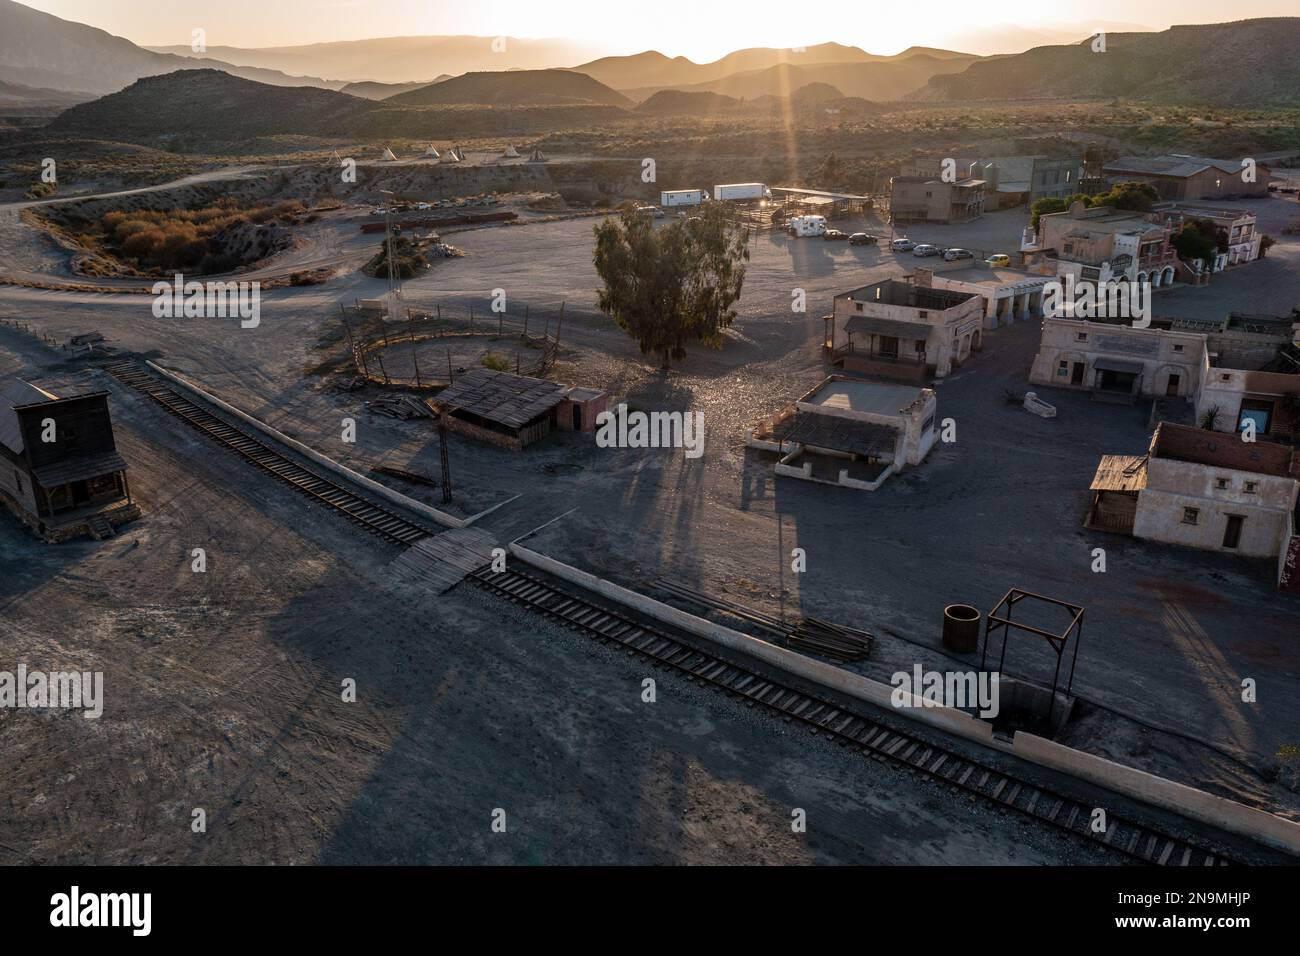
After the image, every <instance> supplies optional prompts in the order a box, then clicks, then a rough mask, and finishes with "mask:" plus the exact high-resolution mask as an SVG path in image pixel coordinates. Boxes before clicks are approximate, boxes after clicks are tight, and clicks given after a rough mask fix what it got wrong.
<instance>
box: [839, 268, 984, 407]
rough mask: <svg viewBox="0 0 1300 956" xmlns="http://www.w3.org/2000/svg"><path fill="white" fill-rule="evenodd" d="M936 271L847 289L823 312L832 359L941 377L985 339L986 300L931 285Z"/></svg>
mask: <svg viewBox="0 0 1300 956" xmlns="http://www.w3.org/2000/svg"><path fill="white" fill-rule="evenodd" d="M932 279H933V274H932V273H930V272H929V271H928V270H918V271H917V273H916V274H915V275H914V276H911V277H910V278H907V279H885V280H883V281H881V282H874V283H872V284H871V285H867V286H863V287H862V288H860V289H854V290H853V291H851V292H843V293H840V294H839V295H837V296H836V297H835V299H834V305H833V311H832V313H831V314H830V315H828V316H825V322H826V332H825V347H826V349H827V351H828V352H829V353H830V357H831V362H832V364H834V365H836V366H838V367H839V368H841V369H843V370H844V371H845V372H851V373H853V374H857V375H867V376H878V377H882V378H890V379H901V380H904V381H911V382H919V381H925V380H926V379H927V378H929V377H930V376H934V377H935V378H943V377H944V376H946V375H947V374H948V373H949V372H951V371H952V369H953V368H954V367H955V366H957V365H960V364H961V363H962V362H964V361H965V360H966V359H967V358H968V357H969V356H970V354H971V352H972V351H974V350H977V349H979V348H980V346H981V343H982V339H983V324H984V312H985V302H984V300H983V299H982V298H981V297H980V296H978V295H976V294H974V293H972V292H961V291H956V290H952V289H937V288H933V287H932V284H931V283H932Z"/></svg>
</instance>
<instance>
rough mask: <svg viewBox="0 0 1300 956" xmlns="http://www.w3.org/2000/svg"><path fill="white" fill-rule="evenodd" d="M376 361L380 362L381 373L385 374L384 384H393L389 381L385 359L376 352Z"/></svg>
mask: <svg viewBox="0 0 1300 956" xmlns="http://www.w3.org/2000/svg"><path fill="white" fill-rule="evenodd" d="M375 359H376V360H377V361H378V362H379V371H380V372H382V373H383V376H384V384H385V385H391V384H392V383H391V382H389V381H388V371H387V370H386V369H385V368H384V357H383V356H382V355H380V354H379V353H378V352H376V353H375Z"/></svg>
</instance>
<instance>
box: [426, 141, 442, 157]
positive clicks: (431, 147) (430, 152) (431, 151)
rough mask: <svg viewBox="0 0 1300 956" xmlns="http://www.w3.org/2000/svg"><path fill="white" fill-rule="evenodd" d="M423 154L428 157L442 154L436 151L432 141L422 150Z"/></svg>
mask: <svg viewBox="0 0 1300 956" xmlns="http://www.w3.org/2000/svg"><path fill="white" fill-rule="evenodd" d="M424 155H425V156H428V157H429V158H430V159H437V158H438V157H439V156H441V155H442V154H441V153H439V152H438V150H437V149H436V148H435V147H434V145H433V144H432V143H430V144H429V148H428V149H426V150H425V151H424Z"/></svg>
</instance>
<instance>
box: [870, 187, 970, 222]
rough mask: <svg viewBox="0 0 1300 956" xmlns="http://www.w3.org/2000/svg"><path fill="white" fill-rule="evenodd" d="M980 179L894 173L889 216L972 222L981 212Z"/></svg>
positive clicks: (900, 219) (903, 219) (895, 219)
mask: <svg viewBox="0 0 1300 956" xmlns="http://www.w3.org/2000/svg"><path fill="white" fill-rule="evenodd" d="M985 185H986V184H985V182H984V180H982V179H970V178H966V179H960V180H957V181H956V182H951V183H950V182H945V181H944V180H943V179H942V178H941V177H933V176H895V177H894V178H893V179H891V180H890V181H889V218H890V221H891V222H894V223H909V222H935V223H961V222H972V221H973V220H976V219H979V218H980V217H981V216H983V215H984V188H985Z"/></svg>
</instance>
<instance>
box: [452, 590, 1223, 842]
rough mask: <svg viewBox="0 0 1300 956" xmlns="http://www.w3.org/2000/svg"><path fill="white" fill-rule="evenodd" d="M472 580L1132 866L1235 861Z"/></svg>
mask: <svg viewBox="0 0 1300 956" xmlns="http://www.w3.org/2000/svg"><path fill="white" fill-rule="evenodd" d="M468 580H469V581H471V582H472V583H473V584H475V585H477V586H478V587H480V588H482V589H483V590H485V591H488V592H490V593H493V594H496V595H499V596H501V597H504V598H506V599H508V600H510V601H513V602H514V603H516V604H519V605H521V606H523V607H525V608H527V609H528V610H530V611H534V612H537V613H540V614H543V615H545V616H547V617H549V618H551V619H553V620H555V621H558V622H560V623H561V624H564V625H567V626H569V627H571V628H574V629H576V630H578V631H581V632H583V633H585V634H587V635H589V636H591V637H593V638H596V639H597V640H600V641H601V642H602V643H606V644H616V645H621V646H623V647H626V648H627V649H628V650H629V651H630V652H633V653H636V654H639V655H640V656H642V657H645V658H648V659H650V660H652V661H654V662H656V663H658V664H662V665H666V666H668V667H671V668H673V669H675V670H677V671H680V672H682V673H684V674H686V675H687V677H688V679H692V678H693V679H695V680H698V681H699V682H700V683H701V684H707V685H711V686H713V687H716V688H719V689H721V690H723V691H725V692H727V693H729V694H732V695H734V696H736V697H740V698H744V699H746V700H748V701H750V702H752V703H755V704H758V705H761V706H762V707H764V708H765V709H767V710H770V711H773V712H775V713H777V714H779V715H781V716H783V717H785V718H788V719H790V720H794V721H798V722H800V723H802V724H805V725H808V726H810V727H812V728H813V730H814V732H817V733H824V734H825V735H826V736H827V737H828V738H830V739H832V740H836V741H837V742H839V743H841V744H843V745H846V746H849V745H851V746H856V747H858V748H860V749H861V751H862V752H863V753H867V754H870V755H874V756H876V757H879V758H883V759H885V760H888V761H891V762H893V763H895V764H899V765H902V766H905V767H908V768H910V769H912V770H915V771H917V772H919V773H921V774H924V775H925V776H927V777H929V778H931V779H933V780H935V781H936V782H938V783H940V784H944V785H947V786H952V787H955V788H957V789H959V790H962V791H965V792H966V793H968V794H972V795H974V796H976V797H979V798H982V799H983V800H985V801H987V802H989V803H992V804H993V805H994V806H996V807H998V808H1002V809H1006V810H1010V811H1014V812H1016V813H1019V814H1022V815H1023V816H1026V817H1028V818H1030V819H1032V820H1036V821H1038V822H1039V823H1041V824H1046V825H1047V826H1049V827H1052V828H1054V829H1056V830H1058V831H1064V832H1065V833H1067V834H1069V835H1071V836H1073V837H1076V838H1079V839H1082V840H1085V841H1087V842H1090V843H1093V844H1097V845H1100V846H1102V847H1104V848H1105V849H1107V850H1111V851H1113V852H1115V853H1117V854H1119V855H1121V856H1123V857H1126V858H1127V859H1129V860H1131V861H1137V862H1140V863H1145V864H1151V865H1158V866H1227V865H1231V864H1232V862H1233V861H1231V860H1229V859H1227V858H1226V857H1224V856H1222V855H1220V854H1219V853H1217V852H1215V851H1211V850H1208V849H1205V848H1204V847H1200V846H1197V845H1195V844H1193V843H1191V842H1188V841H1187V840H1185V839H1183V838H1181V837H1177V836H1173V835H1170V834H1168V833H1164V832H1162V831H1160V830H1157V829H1155V828H1153V827H1152V826H1151V825H1149V824H1146V823H1140V822H1137V821H1135V820H1130V819H1126V818H1124V817H1122V816H1120V815H1119V814H1116V813H1112V812H1107V814H1106V823H1107V826H1106V830H1105V832H1104V833H1098V832H1095V831H1094V830H1093V829H1092V811H1093V807H1092V806H1091V805H1089V804H1087V803H1085V802H1083V801H1080V800H1078V799H1076V798H1074V797H1070V796H1066V795H1064V794H1060V793H1055V792H1053V791H1051V790H1048V789H1046V788H1044V787H1043V786H1041V785H1039V784H1037V783H1031V782H1029V781H1027V780H1022V779H1018V778H1016V777H1014V776H1012V775H1010V774H1008V773H1007V772H1006V771H1004V770H1000V769H996V768H994V767H991V766H987V765H985V764H982V763H980V762H978V761H976V760H972V759H971V758H970V757H967V756H965V755H963V754H959V753H957V752H956V751H954V750H949V749H946V748H943V747H940V746H936V745H934V744H932V743H929V742H927V741H925V740H922V739H921V738H918V737H914V736H912V735H910V734H908V733H904V732H900V731H898V730H897V729H895V728H893V727H889V726H885V725H883V724H881V723H878V722H876V721H874V720H871V719H870V718H868V717H864V716H862V715H861V714H858V713H854V712H852V711H849V710H845V709H843V708H842V707H841V706H839V705H838V704H834V703H831V702H830V701H829V700H825V699H821V698H818V697H816V696H814V695H812V694H809V693H807V692H805V691H802V690H796V689H794V688H793V687H790V686H787V685H785V684H783V683H781V682H780V681H779V680H772V679H770V678H768V677H766V676H764V675H762V674H760V673H758V672H757V671H755V670H750V669H746V668H745V667H743V666H740V665H737V664H735V663H732V662H731V661H728V660H724V659H723V658H721V657H718V656H716V655H714V654H711V653H708V652H706V651H701V650H699V649H698V648H696V647H693V646H691V645H690V644H688V643H686V642H685V641H683V640H682V639H680V638H678V637H676V636H672V635H670V634H668V633H666V632H665V631H663V630H660V629H658V628H657V627H655V626H653V625H649V624H645V623H639V622H637V621H634V620H632V619H630V618H628V617H624V616H623V615H621V614H619V613H618V612H616V611H612V610H610V609H608V608H606V607H603V606H600V605H598V604H595V603H592V602H591V601H589V600H587V599H586V598H585V597H582V596H580V595H577V594H574V593H572V592H571V591H569V590H567V589H562V588H560V587H557V586H556V585H554V584H552V583H550V582H549V581H545V580H543V579H541V578H539V577H537V576H536V575H533V574H528V573H525V572H521V571H513V570H510V571H503V572H493V571H492V570H491V568H490V567H484V568H480V569H479V570H477V571H475V572H473V573H472V574H471V575H470V576H469V578H468Z"/></svg>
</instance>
